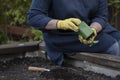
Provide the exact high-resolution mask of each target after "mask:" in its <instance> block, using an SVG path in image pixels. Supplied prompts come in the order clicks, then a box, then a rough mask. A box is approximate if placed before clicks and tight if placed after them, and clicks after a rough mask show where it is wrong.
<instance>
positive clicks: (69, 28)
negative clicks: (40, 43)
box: [28, 0, 120, 65]
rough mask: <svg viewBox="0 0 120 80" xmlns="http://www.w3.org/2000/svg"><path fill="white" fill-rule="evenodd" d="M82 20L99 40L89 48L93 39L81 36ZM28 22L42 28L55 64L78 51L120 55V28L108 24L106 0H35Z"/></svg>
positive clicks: (49, 53) (47, 49)
mask: <svg viewBox="0 0 120 80" xmlns="http://www.w3.org/2000/svg"><path fill="white" fill-rule="evenodd" d="M81 21H84V22H86V23H87V24H88V25H89V26H90V27H91V29H92V30H93V31H94V35H93V36H92V37H91V38H93V39H92V40H94V38H95V40H99V43H97V44H94V45H92V46H91V47H90V46H89V44H91V41H89V40H88V42H86V41H85V42H84V40H81V39H80V37H78V27H77V26H78V25H79V24H80V23H81ZM28 22H29V24H30V25H31V26H34V27H35V28H36V29H39V30H42V31H43V35H44V41H45V43H46V51H47V54H48V56H49V57H50V59H51V61H52V62H54V63H56V64H59V65H61V64H62V62H63V59H64V55H73V53H75V52H95V53H107V54H112V55H117V56H118V55H120V31H118V30H116V29H115V28H113V27H111V25H110V24H109V23H108V9H107V0H90V1H89V0H32V5H31V7H30V10H29V12H28ZM96 32H97V33H96Z"/></svg>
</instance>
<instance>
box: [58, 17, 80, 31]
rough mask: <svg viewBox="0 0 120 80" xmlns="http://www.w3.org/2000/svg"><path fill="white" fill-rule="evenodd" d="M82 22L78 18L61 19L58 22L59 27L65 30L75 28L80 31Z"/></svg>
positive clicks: (74, 29)
mask: <svg viewBox="0 0 120 80" xmlns="http://www.w3.org/2000/svg"><path fill="white" fill-rule="evenodd" d="M80 23H81V20H79V19H77V18H69V19H65V20H59V21H58V22H57V28H58V29H63V30H68V29H70V30H73V31H75V32H77V31H78V27H77V26H78V25H79V24H80Z"/></svg>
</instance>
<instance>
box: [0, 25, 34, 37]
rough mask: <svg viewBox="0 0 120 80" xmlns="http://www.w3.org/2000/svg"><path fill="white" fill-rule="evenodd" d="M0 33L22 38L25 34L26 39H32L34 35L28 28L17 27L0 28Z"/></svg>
mask: <svg viewBox="0 0 120 80" xmlns="http://www.w3.org/2000/svg"><path fill="white" fill-rule="evenodd" d="M0 31H3V32H5V33H7V34H12V35H18V36H23V35H24V34H26V36H27V37H34V34H33V33H32V31H31V29H30V28H23V27H18V26H0Z"/></svg>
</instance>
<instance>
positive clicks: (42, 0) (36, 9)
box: [27, 0, 52, 30]
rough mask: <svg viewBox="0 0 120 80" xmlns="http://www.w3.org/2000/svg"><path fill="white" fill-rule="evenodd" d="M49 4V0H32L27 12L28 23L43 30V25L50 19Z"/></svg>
mask: <svg viewBox="0 0 120 80" xmlns="http://www.w3.org/2000/svg"><path fill="white" fill-rule="evenodd" d="M49 6H50V0H32V4H31V7H30V9H29V11H28V13H27V19H28V24H30V25H31V26H33V27H35V28H37V29H40V30H45V26H46V25H47V24H48V22H49V21H50V20H51V19H52V18H50V17H48V9H49Z"/></svg>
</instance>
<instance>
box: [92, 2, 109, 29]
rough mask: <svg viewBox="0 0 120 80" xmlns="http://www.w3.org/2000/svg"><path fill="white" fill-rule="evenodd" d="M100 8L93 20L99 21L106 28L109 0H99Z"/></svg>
mask: <svg viewBox="0 0 120 80" xmlns="http://www.w3.org/2000/svg"><path fill="white" fill-rule="evenodd" d="M98 1H99V3H98V9H97V12H96V14H95V17H94V18H93V19H92V22H98V23H100V24H101V25H102V27H103V28H104V27H105V26H106V23H107V22H108V6H107V0H98Z"/></svg>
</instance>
